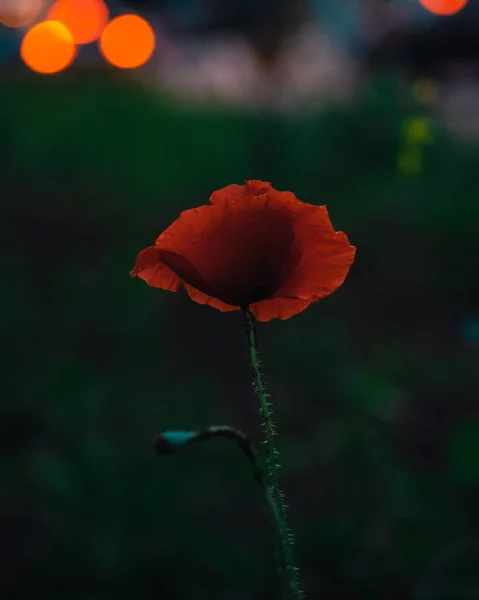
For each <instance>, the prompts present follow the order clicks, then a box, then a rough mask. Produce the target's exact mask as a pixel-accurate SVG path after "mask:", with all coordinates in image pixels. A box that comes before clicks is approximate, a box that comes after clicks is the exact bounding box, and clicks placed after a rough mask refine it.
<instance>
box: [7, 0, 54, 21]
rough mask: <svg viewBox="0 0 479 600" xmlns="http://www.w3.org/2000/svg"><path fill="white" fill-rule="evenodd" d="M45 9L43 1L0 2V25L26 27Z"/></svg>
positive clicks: (15, 0) (11, 0) (17, 0)
mask: <svg viewBox="0 0 479 600" xmlns="http://www.w3.org/2000/svg"><path fill="white" fill-rule="evenodd" d="M44 8H45V0H0V23H2V24H3V25H6V26H7V27H28V26H29V25H31V24H32V23H33V22H34V21H35V19H37V18H38V17H39V16H40V13H41V12H42V10H43V9H44Z"/></svg>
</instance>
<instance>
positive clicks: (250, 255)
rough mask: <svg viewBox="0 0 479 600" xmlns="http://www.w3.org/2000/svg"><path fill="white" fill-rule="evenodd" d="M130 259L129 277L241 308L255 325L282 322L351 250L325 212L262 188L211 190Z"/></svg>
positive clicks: (327, 288) (332, 282)
mask: <svg viewBox="0 0 479 600" xmlns="http://www.w3.org/2000/svg"><path fill="white" fill-rule="evenodd" d="M210 202H211V204H210V205H207V206H200V207H199V208H192V209H191V210H186V211H184V212H182V213H181V215H180V216H179V217H178V219H177V220H176V221H175V222H174V223H173V224H172V225H170V227H168V229H166V230H165V231H164V232H163V233H162V234H161V235H160V236H159V237H158V239H157V240H156V244H155V245H154V246H150V247H149V248H146V249H145V250H143V251H142V252H140V254H139V255H138V257H137V259H136V263H135V268H134V269H133V270H132V271H131V273H130V275H131V276H132V277H134V276H135V275H138V277H141V279H144V280H145V281H146V283H147V284H148V285H150V286H153V287H159V288H163V289H165V290H169V291H172V292H176V291H177V290H178V289H179V288H180V286H181V285H182V284H183V285H184V286H185V288H186V291H187V292H188V294H189V296H190V298H191V299H192V300H194V301H195V302H198V303H199V304H209V305H210V306H213V307H214V308H217V309H218V310H221V311H224V312H226V311H231V310H239V309H245V308H246V307H249V308H250V310H251V311H252V312H253V314H254V315H255V316H256V318H257V319H258V320H259V321H269V320H270V319H274V318H275V317H277V318H280V319H288V318H289V317H291V316H293V315H295V314H297V313H299V312H301V311H303V310H304V309H305V308H306V307H307V306H309V305H310V304H311V303H312V302H314V301H315V300H319V299H320V298H324V297H325V296H328V295H329V294H331V293H332V292H334V291H335V290H336V289H337V288H338V287H339V286H340V285H341V284H342V283H343V281H344V280H345V278H346V275H347V274H348V271H349V267H350V266H351V264H352V263H353V260H354V254H355V252H356V248H354V246H351V244H350V243H349V241H348V238H347V237H346V235H345V234H344V233H342V232H335V231H334V229H333V226H332V225H331V222H330V220H329V217H328V211H327V210H326V207H325V206H314V205H312V204H305V203H304V202H300V201H299V200H298V199H297V198H296V197H295V195H294V194H293V193H291V192H278V191H277V190H275V189H274V188H273V187H272V186H271V184H270V183H265V182H263V181H247V182H246V185H235V184H233V185H228V186H227V187H225V188H223V189H221V190H218V191H217V192H214V193H213V194H212V196H211V198H210Z"/></svg>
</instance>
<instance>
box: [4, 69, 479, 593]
mask: <svg viewBox="0 0 479 600" xmlns="http://www.w3.org/2000/svg"><path fill="white" fill-rule="evenodd" d="M3 90H4V91H3V93H2V94H1V95H0V132H1V136H2V138H1V139H2V146H1V152H2V154H1V165H2V166H1V175H2V177H1V203H0V206H1V209H0V210H1V221H0V224H1V243H2V274H3V276H2V281H1V293H0V305H1V312H0V315H1V331H2V341H3V352H2V402H1V417H0V423H1V435H0V442H1V445H2V449H3V456H4V460H3V461H2V482H1V487H2V511H1V515H2V516H1V518H0V519H1V520H0V532H1V535H0V540H1V545H2V560H1V564H2V571H3V574H2V577H1V579H0V582H1V583H0V585H1V586H2V587H3V588H4V590H3V591H2V590H0V591H2V593H1V597H2V599H4V600H13V599H17V598H18V599H22V600H27V599H28V600H33V599H35V600H44V599H45V600H46V599H48V600H57V599H58V600H63V599H64V598H69V599H70V600H106V599H115V600H130V599H133V598H142V599H144V600H146V599H150V598H151V599H152V600H153V599H155V600H158V599H165V600H170V599H171V600H176V599H183V598H184V599H187V598H188V599H192V598H194V599H195V600H200V599H203V598H205V599H206V598H208V599H209V600H213V599H220V598H221V599H224V598H228V599H231V600H235V599H238V600H240V599H243V598H248V599H258V600H260V599H261V600H267V599H268V598H270V599H272V598H275V597H276V590H275V574H274V565H273V561H272V557H271V555H272V553H271V543H270V531H269V526H268V523H267V521H266V516H265V514H264V511H263V509H262V498H261V494H260V492H259V490H257V489H256V486H255V483H254V481H253V480H252V477H251V473H250V470H249V467H248V465H247V464H244V461H243V459H242V457H241V456H240V455H239V453H238V452H237V450H236V449H235V448H230V447H229V446H228V445H227V444H226V443H224V444H222V443H221V442H219V441H218V442H211V443H210V444H208V445H204V446H202V447H199V448H197V450H196V451H195V452H186V453H185V454H183V455H181V456H174V457H169V458H168V459H163V460H160V459H159V458H157V457H155V456H154V454H153V451H152V448H151V441H152V439H153V437H154V434H155V432H157V431H159V430H161V429H169V428H183V427H184V428H192V427H197V426H204V425H207V424H210V423H225V424H229V425H234V426H237V427H240V428H242V429H243V430H245V431H246V432H248V433H250V434H251V435H253V436H254V438H255V439H258V435H259V425H258V423H259V416H258V415H257V407H256V401H255V399H254V397H253V395H252V391H251V384H250V378H249V370H248V365H247V362H246V356H247V350H246V342H245V339H244V331H243V324H242V319H241V315H240V313H229V314H221V313H219V312H216V311H214V310H213V309H211V308H209V307H204V306H199V305H197V304H194V303H192V302H190V301H189V300H188V298H187V297H186V294H184V293H178V294H169V293H166V292H162V291H159V290H154V289H150V288H148V287H147V286H146V285H145V284H144V283H143V282H142V281H140V280H132V279H130V278H129V276H128V272H129V269H130V268H131V267H132V265H133V262H134V259H135V257H136V254H137V252H138V251H139V250H140V249H142V248H143V247H145V246H147V245H149V244H151V243H152V242H153V241H154V240H155V238H156V236H157V235H158V234H159V233H160V231H161V230H162V229H163V228H165V227H166V226H167V225H169V224H170V223H171V222H172V221H173V220H174V219H175V218H176V217H177V215H178V214H179V212H180V211H182V210H184V209H188V208H191V207H194V206H197V205H199V204H203V203H206V202H207V200H208V197H209V194H210V193H211V192H212V191H213V190H215V189H218V188H220V187H222V186H224V185H227V184H229V183H233V182H236V183H242V182H243V181H244V180H245V179H250V178H258V179H263V180H266V181H271V182H272V183H273V185H274V186H275V187H277V188H278V189H287V190H292V191H294V192H295V193H296V194H297V196H298V197H299V198H300V199H301V200H303V201H306V202H310V203H318V204H327V206H328V208H329V211H330V215H331V219H332V221H333V224H334V225H335V227H336V228H337V229H341V230H345V231H346V232H347V234H348V236H349V238H350V240H351V241H352V243H354V244H355V245H356V246H357V247H358V253H357V260H356V264H355V265H354V266H353V268H352V270H351V273H350V276H349V277H348V279H347V281H346V283H345V285H344V286H343V287H342V288H341V289H340V290H339V291H338V292H337V293H336V294H334V295H333V296H331V297H330V298H327V299H325V300H324V301H322V302H320V303H318V304H316V305H313V306H312V307H310V308H309V309H308V310H307V311H306V312H304V313H303V314H301V315H298V316H296V317H294V318H292V319H291V320H289V321H285V322H281V321H272V322H270V323H267V324H262V325H261V326H260V328H259V335H260V338H261V345H262V349H263V360H264V365H265V373H266V377H267V380H268V381H269V387H270V391H271V393H272V395H273V399H274V400H275V402H276V405H277V409H276V421H277V424H278V428H279V432H280V438H279V440H280V446H281V449H282V451H283V457H284V471H283V483H284V487H285V488H286V490H287V493H288V500H289V504H290V506H291V509H290V517H291V521H292V525H293V528H294V529H295V530H296V532H297V541H298V562H299V564H300V565H301V567H302V573H303V580H304V585H305V589H306V591H307V592H308V595H309V597H310V598H311V599H321V600H326V599H333V598H334V599H343V598H344V599H351V600H353V599H354V600H357V599H363V598H364V599H368V600H384V599H385V598H387V599H388V600H393V599H398V600H399V599H400V600H407V599H409V598H410V599H414V600H416V599H420V600H424V599H429V598H430V599H433V598H435V599H436V598H437V599H439V598H441V599H447V600H462V599H463V598H464V599H465V598H469V599H471V598H478V597H479V575H478V573H479V569H478V566H479V550H478V535H479V513H478V508H477V507H478V499H479V495H478V484H479V409H478V391H479V369H478V352H477V347H478V344H479V334H478V328H479V325H478V318H479V315H478V311H479V302H478V300H479V283H478V281H479V280H478V277H477V275H478V272H479V271H478V267H479V252H478V246H477V240H478V235H479V201H478V184H479V148H478V147H477V145H471V144H466V143H465V142H462V141H461V140H459V139H452V138H451V137H450V136H449V135H447V134H446V133H445V132H443V131H442V130H441V129H440V128H438V127H432V138H433V141H432V143H430V144H429V145H427V146H425V147H424V148H423V150H421V152H422V155H421V156H422V163H421V168H420V169H417V172H416V173H411V174H407V173H404V172H402V171H401V170H398V168H397V158H398V153H399V152H400V151H401V147H402V144H403V143H404V139H403V137H404V135H403V131H404V128H403V122H404V120H405V119H410V118H416V117H418V118H419V117H423V116H424V114H423V113H424V110H425V109H424V108H423V107H421V106H419V105H417V104H416V103H415V101H414V100H413V99H412V97H411V95H410V93H409V89H408V87H407V85H405V84H404V83H401V82H397V81H386V80H381V81H377V82H375V83H374V85H372V87H371V88H368V90H367V91H365V92H364V93H363V95H362V97H361V98H359V99H355V100H354V101H351V103H350V104H349V105H344V106H339V107H335V108H327V109H324V110H322V111H320V112H319V111H310V112H304V113H302V114H299V115H298V114H297V115H290V116H286V115H279V114H275V113H274V112H271V111H269V112H264V113H261V112H252V111H250V112H245V111H241V110H240V109H237V110H236V109H235V110H233V109H226V108H220V107H218V106H216V107H210V108H204V107H203V108H199V107H192V106H187V105H180V104H178V102H176V101H175V100H174V99H168V98H161V99H159V98H158V97H156V96H155V95H153V94H152V93H151V92H149V91H148V90H147V89H146V88H145V89H143V88H142V87H140V85H139V84H136V83H131V82H130V83H128V82H126V81H123V80H121V79H120V78H118V79H117V80H113V79H111V78H110V77H109V76H108V77H107V76H106V75H105V74H98V75H92V74H88V75H85V76H80V74H79V73H78V72H75V75H74V76H72V75H71V74H69V73H66V74H64V75H61V76H58V77H56V78H54V79H46V78H45V79H41V78H36V77H33V76H32V77H31V78H30V77H25V78H19V77H12V78H11V79H8V78H5V79H4V80H3Z"/></svg>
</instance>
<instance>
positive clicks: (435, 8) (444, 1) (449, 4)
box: [419, 0, 468, 15]
mask: <svg viewBox="0 0 479 600" xmlns="http://www.w3.org/2000/svg"><path fill="white" fill-rule="evenodd" d="M419 2H420V3H421V4H422V5H423V6H424V8H425V9H426V10H428V11H429V12H432V13H434V14H436V15H453V14H454V13H457V12H459V11H460V10H462V9H463V8H464V7H465V6H466V4H467V2H468V0H419Z"/></svg>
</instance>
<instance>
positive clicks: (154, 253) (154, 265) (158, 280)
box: [130, 246, 183, 292]
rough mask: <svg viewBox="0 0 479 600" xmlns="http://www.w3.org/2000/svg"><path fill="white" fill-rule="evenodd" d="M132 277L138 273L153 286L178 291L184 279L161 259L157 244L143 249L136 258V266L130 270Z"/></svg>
mask: <svg viewBox="0 0 479 600" xmlns="http://www.w3.org/2000/svg"><path fill="white" fill-rule="evenodd" d="M130 275H131V277H135V276H136V275H138V277H140V278H141V279H143V280H144V281H146V283H147V284H148V285H151V286H152V287H158V288H162V289H164V290H168V291H170V292H177V291H178V289H179V287H180V285H181V284H182V283H183V282H182V280H181V279H180V278H179V277H178V275H176V273H174V272H173V271H172V270H171V269H170V268H169V267H167V266H166V265H165V264H164V263H163V262H162V261H161V259H160V253H159V252H158V249H157V248H156V247H155V246H149V247H148V248H145V249H144V250H142V251H141V252H140V253H139V254H138V256H137V259H136V262H135V268H134V269H133V270H132V271H130Z"/></svg>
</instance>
